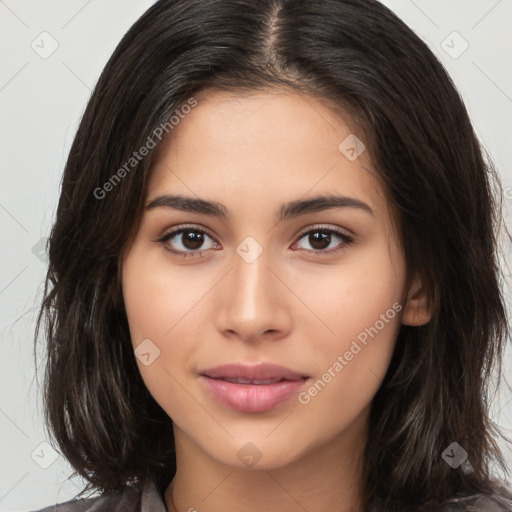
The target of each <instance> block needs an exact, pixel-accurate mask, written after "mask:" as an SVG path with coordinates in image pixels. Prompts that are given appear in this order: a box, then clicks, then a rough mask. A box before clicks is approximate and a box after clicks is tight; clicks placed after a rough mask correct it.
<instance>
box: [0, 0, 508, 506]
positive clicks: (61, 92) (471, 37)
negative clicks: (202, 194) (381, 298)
mask: <svg viewBox="0 0 512 512" xmlns="http://www.w3.org/2000/svg"><path fill="white" fill-rule="evenodd" d="M255 1H257V0H255ZM152 3H153V1H152V0H138V1H137V2H135V1H134V0H102V1H100V0H88V1H87V0H68V1H63V0H62V1H60V2H59V1H57V0H47V1H45V2H41V1H40V0H21V1H17V0H5V1H2V0H0V44H1V48H2V51H1V53H0V116H1V117H0V120H1V122H0V141H1V150H2V151H1V157H2V158H1V162H0V166H1V167H0V168H1V171H0V173H1V174H0V176H1V186H0V228H1V231H0V233H1V252H0V350H1V358H0V375H1V386H0V512H11V511H28V510H33V509H37V508H41V507H43V506H46V505H49V504H54V503H56V502H60V501H64V500H67V499H70V498H71V497H72V496H73V495H74V494H76V492H78V490H79V489H80V488H81V481H80V480H79V479H75V480H73V481H66V479H67V476H68V475H69V473H70V469H69V467H68V465H67V464H66V463H65V461H64V460H63V459H62V457H61V456H58V455H57V454H56V453H54V452H53V451H52V449H51V448H50V447H49V446H48V445H47V444H45V443H46V440H47V437H46V433H45V430H44V428H43V425H42V421H41V402H40V398H41V394H40V390H38V384H37V381H36V380H35V378H34V371H35V367H34V362H33V358H32V332H33V327H34V319H35V313H36V309H37V303H38V300H39V298H40V292H41V289H40V285H41V282H42V279H43V277H44V272H45V262H44V254H42V252H41V242H40V240H41V239H42V238H44V237H45V236H47V235H48V233H49V230H50V226H51V222H52V219H53V216H54V213H55V209H56V205H57V200H58V191H59V180H60V177H61V174H62V171H63V167H64V163H65V160H66V156H67V152H68V150H69V147H70V144H71V142H72V139H73V136H74V132H75V130H76V127H77V124H78V121H79V119H80V116H81V114H82V112H83V109H84V108H85V105H86V103H87V100H88V98H89V95H90V90H91V89H92V87H93V85H94V84H95V82H96V80H97V78H98V77H99V74H100V71H101V69H102V67H103V66H104V64H105V63H106V61H107V59H108V57H109V56H110V54H111V53H112V51H113V50H114V48H115V46H116V45H117V43H118V42H119V40H120V39H121V37H122V36H123V34H124V33H125V32H126V30H127V29H128V28H129V27H130V25H131V24H132V23H133V22H134V21H135V20H136V19H137V18H138V16H139V15H140V14H142V13H143V12H144V11H145V10H146V8H147V7H149V6H150V5H151V4H152ZM384 3H385V4H386V5H388V6H389V7H390V8H392V9H393V10H394V11H395V12H396V13H397V14H398V15H399V16H400V17H401V18H402V19H403V20H404V21H405V22H406V23H407V24H408V25H409V26H410V27H411V28H412V29H413V30H415V31H416V32H417V33H418V34H419V35H420V36H421V37H422V38H423V39H424V40H425V41H426V42H427V43H428V44H429V46H430V47H431V49H432V50H433V51H434V52H435V54H436V55H437V56H438V57H439V58H440V59H441V61H442V62H443V63H444V65H445V66H446V67H447V69H448V71H449V72H450V74H451V76H452V77H453V80H454V82H455V84H456V85H457V87H458V89H459V90H460V92H461V94H462V96H463V98H464V101H465V103H466V105H467V108H468V110H469V112H470V115H471V117H472V119H473V122H474V125H475V127H476V130H477V133H478V135H479V137H480V138H481V140H482V142H483V144H484V146H485V147H486V148H487V149H488V151H489V152H490V154H491V155H492V156H493V158H494V161H495V163H496V164H497V166H498V169H499V171H500V173H501V175H502V178H503V183H504V186H505V187H506V189H505V198H506V204H505V207H506V209H507V210H506V211H507V212H509V211H510V210H511V205H512V169H511V162H512V158H511V153H510V144H511V142H512V123H511V117H512V116H511V114H512V66H511V54H512V52H511V49H512V44H511V43H512V41H511V31H510V27H511V26H512V0H414V1H413V0H386V1H385V2H384ZM52 50H54V51H53V53H51V52H52ZM50 53H51V54H50ZM428 79H429V77H425V80H428ZM453 137H454V138H455V137H457V134H456V133H454V134H453ZM507 216H508V217H507V223H508V225H509V226H510V215H509V214H508V213H507ZM504 250H506V251H507V252H506V255H505V258H506V261H508V263H509V264H510V247H508V246H507V247H505V249H504ZM509 286H510V281H509ZM510 353H511V352H510V350H509V352H508V354H507V357H508V359H507V363H506V366H507V370H506V371H507V373H508V382H512V371H511V364H510ZM504 390H505V391H504V392H503V393H502V395H501V396H500V397H499V399H498V400H497V401H496V404H495V407H494V409H495V413H494V416H493V417H494V419H495V420H496V421H498V423H499V424H500V425H502V426H503V427H506V429H507V430H505V432H506V433H507V434H509V435H512V401H511V400H512V394H511V393H510V391H508V390H506V388H505V387H504ZM505 450H506V453H507V456H508V458H509V460H510V461H512V449H511V447H510V446H505ZM441 451H442V448H440V452H441ZM55 457H56V459H55ZM46 466H48V467H47V468H46V469H45V467H46ZM511 466H512V464H511Z"/></svg>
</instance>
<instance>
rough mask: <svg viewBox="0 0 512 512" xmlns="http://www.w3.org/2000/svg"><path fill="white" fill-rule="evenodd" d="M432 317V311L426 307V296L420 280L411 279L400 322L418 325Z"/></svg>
mask: <svg viewBox="0 0 512 512" xmlns="http://www.w3.org/2000/svg"><path fill="white" fill-rule="evenodd" d="M431 318H432V311H429V310H428V308H427V297H426V294H425V291H424V288H423V285H422V283H421V281H420V280H419V279H418V278H415V279H414V280H413V283H412V285H411V287H410V288H409V292H408V294H407V299H406V301H405V308H404V313H403V315H402V324H404V325H412V326H419V325H424V324H426V323H428V322H429V321H430V319H431Z"/></svg>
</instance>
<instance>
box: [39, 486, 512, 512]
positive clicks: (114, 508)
mask: <svg viewBox="0 0 512 512" xmlns="http://www.w3.org/2000/svg"><path fill="white" fill-rule="evenodd" d="M508 490H509V489H507V491H508ZM37 512H168V510H167V507H166V505H165V501H164V497H163V494H161V493H160V491H159V490H158V488H157V486H156V484H155V482H154V481H149V482H147V483H146V484H145V485H144V487H143V489H142V492H141V491H140V490H138V489H136V488H135V487H127V488H126V489H125V490H124V491H123V492H119V493H110V494H104V495H102V496H97V497H94V498H87V499H81V500H71V501H67V502H65V503H60V504H58V505H52V506H50V507H47V508H44V509H42V510H39V511H37ZM432 512H512V501H511V500H509V499H507V498H505V497H503V496H498V495H495V496H481V495H480V496H473V497H468V498H461V499H459V500H456V502H454V503H451V504H446V505H444V506H443V507H441V508H438V509H437V510H432Z"/></svg>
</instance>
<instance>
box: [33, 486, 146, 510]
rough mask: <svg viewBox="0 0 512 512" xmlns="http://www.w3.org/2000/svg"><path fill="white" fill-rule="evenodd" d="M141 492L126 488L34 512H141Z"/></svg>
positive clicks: (134, 488)
mask: <svg viewBox="0 0 512 512" xmlns="http://www.w3.org/2000/svg"><path fill="white" fill-rule="evenodd" d="M141 495H142V491H141V490H140V489H138V488H136V487H127V488H126V489H124V490H123V491H120V492H111V493H106V494H102V495H101V496H95V497H93V498H82V499H74V500H70V501H66V502H64V503H58V504H57V505H51V506H49V507H46V508H43V509H40V510H39V511H36V512H139V511H140V510H141Z"/></svg>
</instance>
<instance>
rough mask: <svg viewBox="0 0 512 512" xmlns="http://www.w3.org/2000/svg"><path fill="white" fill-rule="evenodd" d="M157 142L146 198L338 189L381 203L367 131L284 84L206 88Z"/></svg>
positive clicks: (261, 196) (269, 198) (273, 197)
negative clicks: (260, 88) (252, 88)
mask: <svg viewBox="0 0 512 512" xmlns="http://www.w3.org/2000/svg"><path fill="white" fill-rule="evenodd" d="M194 98H195V100H196V101H197V106H196V107H194V108H193V109H192V110H191V111H190V112H189V113H187V114H186V115H184V116H183V117H182V118H181V119H180V121H179V123H178V124H177V125H176V126H174V128H173V130H172V132H170V133H169V135H168V136H167V139H166V140H165V141H164V142H163V144H162V146H161V147H160V148H159V152H158V157H157V159H156V162H155V164H154V167H153V170H152V174H151V178H150V182H149V187H148V198H149V199H151V198H152V197H155V196H156V195H158V194H162V193H170V192H176V193H187V195H196V196H199V197H201V198H206V197H207V198H209V199H212V200H222V201H221V202H223V203H225V202H226V201H233V200H234V194H236V197H238V198H240V197H243V198H244V202H245V205H249V204H251V203H258V202H260V203H261V202H262V201H263V202H264V203H265V204H266V205H268V204H269V203H270V202H273V201H275V202H276V203H277V202H279V204H281V203H282V202H283V201H286V200H293V199H297V198H298V197H307V196H309V195H317V194H322V193H332V192H337V193H343V194H344V195H352V196H357V197H358V198H359V199H361V200H363V201H365V202H367V203H370V205H371V206H372V209H375V210H377V211H378V210H382V209H383V208H384V209H386V204H385V203H386V200H385V197H384V195H383V191H382V189H381V185H380V180H379V179H378V177H377V174H376V172H375V170H374V169H373V164H372V162H371V160H370V157H369V155H368V152H367V151H366V150H365V149H364V148H365V144H364V135H363V134H362V133H361V132H360V130H358V129H357V128H356V127H355V123H353V122H352V120H351V119H350V118H349V117H348V116H342V115H340V113H339V112H337V113H335V112H334V110H333V109H331V108H329V107H328V106H327V104H326V103H324V102H321V101H320V100H318V99H315V98H313V97H311V96H306V95H302V94H298V93H294V92H290V91H287V90H280V89H275V90H268V91H252V92H251V93H237V92H220V91H211V90H210V91H209V90H206V91H203V92H201V93H200V94H198V95H196V96H194Z"/></svg>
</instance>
